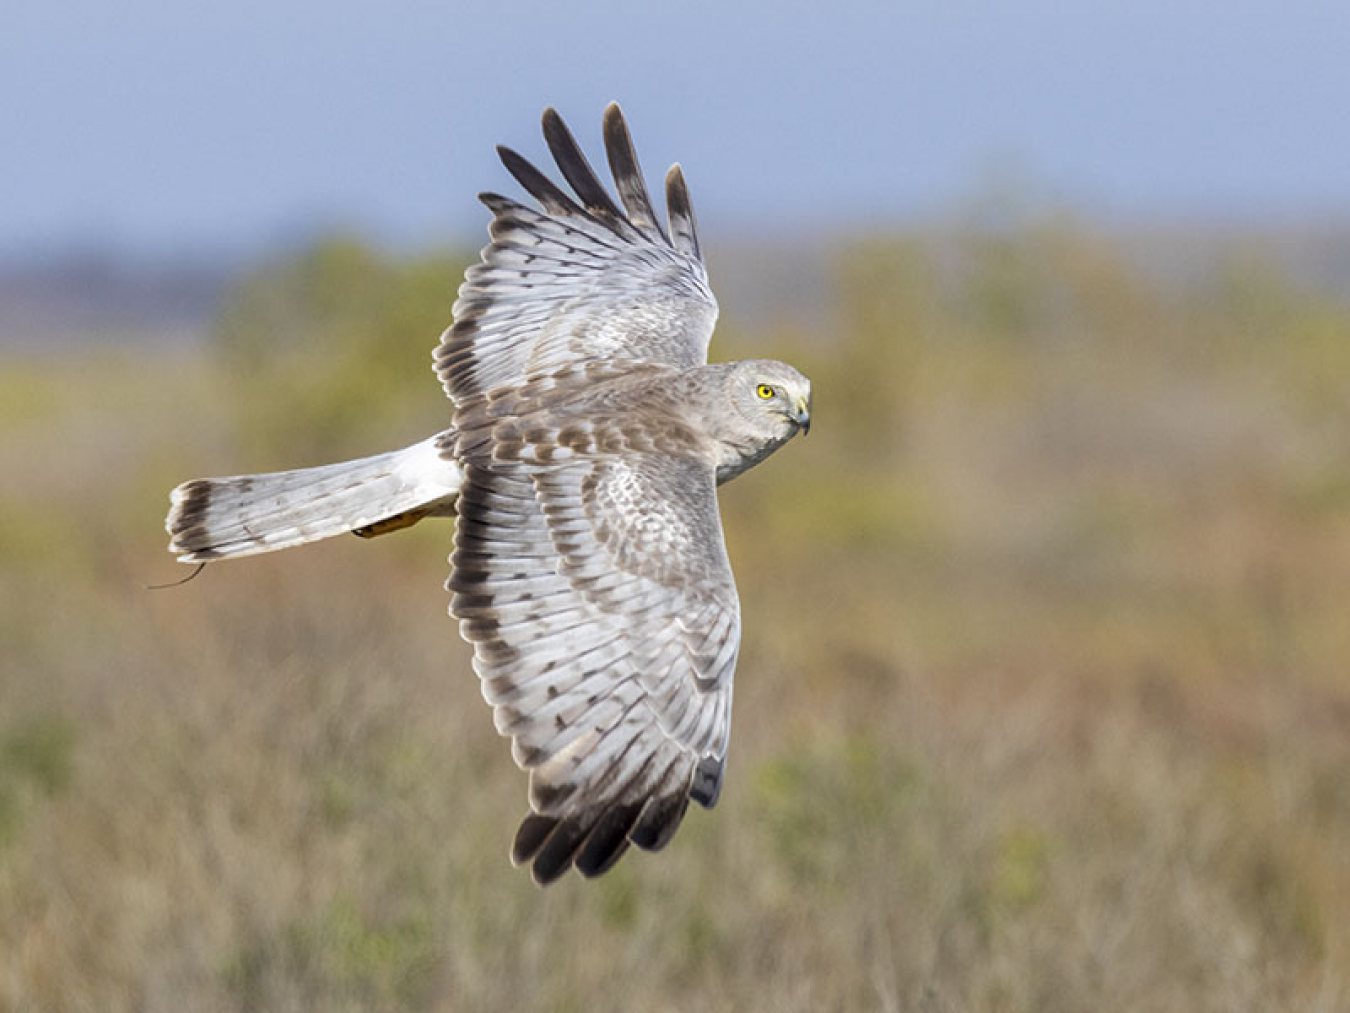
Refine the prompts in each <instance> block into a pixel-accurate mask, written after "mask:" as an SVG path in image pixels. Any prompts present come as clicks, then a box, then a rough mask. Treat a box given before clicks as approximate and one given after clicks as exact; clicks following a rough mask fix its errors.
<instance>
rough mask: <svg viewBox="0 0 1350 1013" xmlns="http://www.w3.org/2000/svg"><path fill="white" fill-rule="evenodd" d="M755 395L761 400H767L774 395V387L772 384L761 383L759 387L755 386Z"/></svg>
mask: <svg viewBox="0 0 1350 1013" xmlns="http://www.w3.org/2000/svg"><path fill="white" fill-rule="evenodd" d="M755 395H756V396H757V397H758V398H759V399H760V400H761V401H767V400H769V398H771V397H773V395H774V390H773V387H772V386H771V385H770V384H767V383H761V384H760V385H759V386H758V387H756V388H755Z"/></svg>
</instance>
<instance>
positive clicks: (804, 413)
mask: <svg viewBox="0 0 1350 1013" xmlns="http://www.w3.org/2000/svg"><path fill="white" fill-rule="evenodd" d="M735 387H736V391H735V395H736V399H737V401H738V402H739V405H738V407H740V408H741V410H742V414H743V415H744V416H745V417H746V418H748V419H749V420H750V421H751V423H752V424H753V425H754V427H755V429H756V430H757V431H758V432H759V433H760V434H761V435H763V436H764V437H765V438H767V439H771V440H773V441H775V442H782V441H784V440H787V439H789V438H790V437H792V436H794V435H796V434H797V433H798V432H800V433H803V434H805V433H808V432H810V430H811V381H810V380H808V379H807V378H806V377H804V376H802V374H801V373H799V372H797V370H795V369H793V368H792V367H791V366H789V365H787V364H786V363H783V362H775V361H773V360H771V359H755V360H751V361H749V362H744V363H741V368H740V369H739V370H738V371H737V376H736V383H735Z"/></svg>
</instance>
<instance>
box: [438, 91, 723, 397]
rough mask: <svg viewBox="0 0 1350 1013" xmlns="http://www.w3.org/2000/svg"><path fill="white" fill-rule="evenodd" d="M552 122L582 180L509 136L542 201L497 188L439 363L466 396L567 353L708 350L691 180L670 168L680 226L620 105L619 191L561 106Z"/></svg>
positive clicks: (565, 164)
mask: <svg viewBox="0 0 1350 1013" xmlns="http://www.w3.org/2000/svg"><path fill="white" fill-rule="evenodd" d="M543 124H544V136H545V139H546V140H547V142H548V146H549V149H550V151H551V152H552V154H553V157H554V160H555V161H556V162H557V163H558V167H559V169H560V170H561V172H562V174H563V177H564V179H565V180H566V181H567V183H568V184H569V185H570V186H571V187H572V190H573V191H574V195H573V194H568V193H567V192H565V191H564V190H563V189H562V188H561V187H559V186H558V185H556V184H555V183H554V182H553V181H551V180H550V179H548V177H546V176H545V175H544V174H543V173H541V172H540V171H539V170H538V169H536V168H535V167H534V166H533V165H531V164H530V163H529V162H528V161H526V160H525V159H524V158H522V157H521V156H520V155H518V154H516V153H515V152H514V151H512V150H510V149H509V148H499V149H498V152H499V154H500V155H501V158H502V161H503V163H504V164H505V165H506V168H507V169H508V170H509V171H510V172H511V174H512V175H513V176H514V177H515V178H516V179H517V180H518V181H519V182H520V184H521V185H522V186H523V187H524V188H525V189H526V190H528V191H529V192H530V193H531V194H532V195H533V196H534V197H535V199H536V200H538V202H539V205H540V208H539V209H538V210H536V209H534V208H530V207H527V206H525V205H523V204H520V203H517V202H516V201H513V200H511V199H509V198H507V197H502V196H499V195H497V194H483V195H482V196H481V197H480V199H481V200H482V201H483V203H484V204H486V205H487V206H488V208H489V209H490V210H491V211H492V214H493V218H492V222H491V224H490V226H489V232H490V234H491V236H492V241H491V243H489V244H488V245H487V246H486V247H484V249H483V251H482V261H481V263H478V264H475V265H473V266H472V267H470V268H469V270H468V271H467V272H466V274H465V278H464V283H463V284H462V285H461V286H460V290H459V298H458V299H457V300H456V302H455V305H454V309H453V314H454V323H453V324H452V325H451V326H450V328H449V329H448V330H447V331H446V332H445V334H444V335H442V337H441V343H440V345H439V347H438V348H437V349H436V355H435V365H436V374H437V376H439V377H440V380H441V383H442V385H443V386H444V387H445V391H446V393H447V394H448V395H449V396H450V398H451V399H452V400H453V401H455V403H456V404H461V403H463V402H464V401H466V400H467V399H469V398H471V397H472V396H473V395H475V394H479V393H484V392H486V391H489V390H491V389H493V388H494V387H498V386H501V385H504V384H517V383H520V382H522V381H524V380H526V379H529V378H530V377H534V376H539V375H543V374H546V373H549V372H552V371H554V370H556V369H559V368H561V367H565V366H569V365H573V364H578V363H583V362H589V361H603V360H611V361H612V360H615V359H629V360H634V361H638V362H650V363H661V364H665V365H671V366H676V367H687V366H695V365H699V364H701V363H703V362H705V361H706V359H707V350H708V341H709V339H710V338H711V336H712V331H713V325H714V323H715V322H716V319H717V301H716V299H715V298H714V297H713V294H712V290H711V289H710V288H709V286H708V277H707V272H706V271H705V269H704V264H703V259H702V256H701V254H700V251H699V245H698V235H697V231H696V228H695V225H694V216H693V210H692V208H691V207H690V203H689V193H688V189H687V188H686V186H685V183H684V177H683V175H682V174H681V172H680V169H679V167H678V166H675V167H673V168H672V169H671V171H670V173H669V174H668V175H667V177H666V205H667V214H668V218H669V227H668V229H667V230H663V229H662V228H661V225H660V223H659V222H658V221H657V217H656V213H655V211H654V210H653V208H652V204H651V200H650V198H649V197H648V195H647V189H646V185H645V183H644V182H643V179H642V173H641V169H640V168H639V166H638V162H637V156H636V154H635V152H634V150H633V143H632V140H631V138H630V136H629V133H628V128H627V126H626V125H625V124H624V120H623V114H622V113H621V112H620V110H619V107H618V105H616V104H611V105H610V106H609V108H608V109H606V110H605V147H606V152H607V155H608V161H609V165H610V169H611V171H612V172H613V175H614V179H615V184H616V188H617V190H618V194H619V198H620V201H621V202H622V207H620V206H619V205H618V204H616V203H615V202H614V200H613V198H612V197H611V196H610V195H609V193H608V192H607V191H606V190H605V188H604V186H603V185H602V184H601V183H600V181H599V179H598V178H597V177H596V175H595V172H594V171H593V170H592V169H591V167H590V165H589V163H588V162H587V161H586V157H585V156H584V155H583V154H582V152H581V149H580V148H579V147H578V146H577V143H576V141H575V139H574V138H573V137H572V135H571V133H570V132H569V131H568V129H567V126H566V125H565V124H564V123H563V121H562V118H561V117H560V116H559V115H558V114H557V113H556V112H555V111H554V110H552V109H549V110H546V111H545V113H544V120H543Z"/></svg>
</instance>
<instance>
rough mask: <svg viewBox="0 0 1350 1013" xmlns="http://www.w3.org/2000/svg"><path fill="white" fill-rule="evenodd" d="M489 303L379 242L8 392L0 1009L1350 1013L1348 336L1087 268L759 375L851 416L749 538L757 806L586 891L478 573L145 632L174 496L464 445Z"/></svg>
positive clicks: (870, 253)
mask: <svg viewBox="0 0 1350 1013" xmlns="http://www.w3.org/2000/svg"><path fill="white" fill-rule="evenodd" d="M462 264H463V258H456V257H448V256H445V257H433V258H426V259H424V260H419V261H416V262H410V263H405V262H397V261H394V260H392V259H389V258H384V257H381V256H379V255H377V254H375V253H372V252H371V251H369V250H368V249H366V248H364V247H362V246H361V245H360V244H359V243H356V242H353V241H350V240H341V241H335V242H331V243H326V244H323V245H321V246H319V247H316V248H315V249H314V250H311V251H308V252H307V253H305V254H302V255H301V256H299V257H296V258H295V259H293V260H291V261H288V262H286V263H281V264H275V265H269V266H268V267H266V268H264V269H260V270H259V271H258V272H257V273H256V275H254V276H253V277H252V278H250V279H249V280H247V281H246V282H245V283H244V284H243V285H242V286H241V288H240V289H239V290H238V292H236V294H235V296H234V297H233V298H232V299H231V300H230V303H229V305H228V306H227V308H226V310H225V312H224V313H223V315H222V319H221V320H220V323H219V326H218V329H217V340H216V341H215V343H214V344H213V346H212V347H211V348H210V349H209V350H207V351H206V352H201V353H197V352H192V353H175V354H174V355H173V356H169V355H167V354H166V353H165V351H164V350H163V349H162V348H157V349H153V350H152V349H145V350H142V349H137V348H128V349H125V350H123V351H121V352H120V353H118V354H104V355H100V356H96V357H91V356H89V355H87V354H83V353H82V354H81V355H79V356H71V357H70V358H69V359H68V360H58V359H53V358H45V359H37V358H35V359H32V360H28V361H20V362H15V363H13V364H10V363H6V367H5V369H4V370H3V376H4V380H3V387H4V390H9V389H10V388H13V389H14V391H15V392H17V394H18V395H21V396H19V397H17V399H10V400H6V399H4V398H0V400H3V401H5V408H4V409H0V467H3V468H4V469H5V473H6V475H7V476H9V477H10V478H11V479H12V483H11V484H10V485H9V486H7V487H6V490H5V491H4V493H3V494H0V554H2V556H3V564H4V565H3V569H2V570H0V572H2V573H3V579H2V580H0V642H2V643H3V644H4V656H5V663H4V665H3V666H0V1008H17V1009H43V1010H54V1011H61V1010H80V1009H100V1010H119V1009H137V1010H171V1009H172V1010H176V1009H183V1008H191V1009H276V1010H301V1009H325V1010H372V1009H373V1010H395V1009H548V1010H554V1009H577V1010H582V1009H588V1010H589V1009H615V1010H619V1009H624V1010H628V1009H671V1008H680V1009H709V1010H742V1009H775V1010H784V1009H786V1010H793V1009H799V1010H817V1009H922V1010H968V1009H969V1010H1037V1011H1040V1010H1060V1009H1064V1010H1080V1009H1092V1010H1133V1009H1175V1010H1234V1009H1276V1008H1278V1009H1289V1010H1321V1009H1340V1008H1347V1007H1350V974H1347V972H1346V970H1345V969H1346V968H1347V967H1350V920H1347V918H1346V917H1345V912H1346V911H1347V910H1350V864H1348V863H1347V856H1350V777H1347V771H1350V678H1348V677H1347V672H1346V659H1347V658H1350V623H1347V622H1346V618H1345V617H1346V600H1347V595H1348V594H1350V396H1347V395H1348V394H1350V389H1348V388H1347V383H1350V307H1347V305H1346V304H1345V303H1344V302H1343V301H1338V300H1336V299H1333V298H1330V297H1328V296H1327V295H1325V294H1324V293H1320V292H1317V291H1312V290H1309V289H1306V288H1304V287H1302V286H1300V285H1299V284H1298V283H1297V282H1296V281H1295V279H1294V278H1293V277H1292V276H1291V275H1290V274H1289V273H1288V272H1286V271H1285V270H1284V269H1283V268H1282V267H1281V266H1280V264H1279V261H1278V260H1277V259H1276V258H1275V257H1273V256H1272V255H1270V254H1269V252H1268V251H1266V250H1265V249H1263V248H1262V246H1261V244H1260V243H1259V242H1255V241H1251V240H1245V241H1243V242H1242V243H1234V244H1233V245H1232V246H1231V247H1229V248H1227V249H1224V250H1221V251H1219V252H1218V253H1217V254H1215V255H1214V256H1213V257H1210V258H1207V259H1205V260H1203V262H1195V263H1190V264H1187V265H1186V270H1185V271H1178V272H1175V273H1173V272H1168V271H1164V270H1161V269H1160V268H1159V266H1158V265H1150V264H1145V263H1141V261H1140V258H1139V257H1138V256H1137V254H1136V251H1134V250H1133V249H1132V248H1131V247H1130V246H1129V244H1127V243H1125V242H1123V241H1121V240H1120V239H1118V238H1116V237H1112V236H1109V235H1103V234H1100V233H1097V232H1094V231H1093V230H1091V229H1088V228H1085V227H1083V226H1082V225H1080V224H1076V223H1074V222H1072V221H1067V220H1063V219H1059V218H1047V219H1034V220H1029V221H1023V222H1013V223H1012V224H1007V223H1003V224H1000V225H999V227H998V228H993V229H977V228H973V227H968V226H965V225H961V226H959V227H953V228H951V229H947V230H941V231H934V232H932V233H923V234H913V235H905V236H897V237H885V236H881V237H875V238H872V239H868V240H866V241H862V242H858V243H856V244H853V245H850V246H847V247H845V248H842V249H840V250H838V251H837V253H836V254H835V255H834V257H833V261H832V265H831V272H832V273H831V290H832V292H833V293H834V300H835V301H834V304H833V305H831V306H829V307H827V308H826V310H827V312H826V313H825V314H824V316H825V317H826V318H827V319H829V320H830V321H832V325H831V326H830V327H829V328H828V329H827V331H826V333H822V334H818V335H809V336H807V335H802V334H799V333H795V332H789V331H787V330H786V329H781V328H772V327H765V328H763V329H760V330H756V329H754V328H750V327H745V326H743V327H742V328H741V329H740V330H730V331H729V332H728V333H726V334H725V335H722V336H720V337H719V339H718V343H717V344H716V346H715V348H714V352H715V354H716V355H718V356H719V357H728V358H730V357H735V356H739V355H743V354H772V355H776V356H779V357H781V358H784V359H787V360H789V361H792V362H794V363H797V364H799V365H800V366H801V367H802V368H803V369H804V371H805V372H807V373H808V374H809V375H811V376H812V377H813V379H814V381H815V383H816V424H815V428H814V429H813V430H812V434H811V437H810V438H809V439H808V440H805V441H798V442H795V443H794V444H793V445H792V446H790V447H788V448H787V449H786V450H785V451H783V452H782V453H781V454H780V455H778V456H777V457H775V458H774V459H773V460H772V461H770V462H769V463H768V464H767V465H766V466H765V467H763V468H761V469H758V470H757V471H755V472H754V473H753V474H751V475H749V476H746V477H745V478H743V479H741V480H739V481H737V482H736V483H733V484H732V485H730V486H728V487H727V488H726V489H725V490H724V491H723V496H722V500H723V508H724V514H725V517H726V527H727V538H728V543H729V546H730V549H731V552H732V556H733V561H734V563H735V565H736V569H737V576H738V583H739V586H740V590H741V595H742V598H743V604H744V623H745V642H744V645H743V649H742V653H741V664H740V670H739V673H738V682H737V703H736V706H737V711H736V728H735V735H734V737H733V743H734V744H733V748H732V753H731V765H730V771H729V780H728V783H727V786H726V790H725V793H724V796H723V801H722V804H721V805H720V806H719V807H718V809H717V810H715V811H714V812H713V813H711V814H708V813H703V812H701V811H698V812H691V814H690V816H689V817H688V819H687V821H686V825H685V826H684V828H683V829H682V830H681V831H680V833H679V835H678V836H677V837H676V839H675V841H674V842H673V843H672V845H671V846H670V848H669V849H668V850H667V851H666V852H665V853H664V854H662V855H660V856H647V855H640V854H639V855H634V856H632V857H629V858H626V859H625V860H624V861H623V862H622V863H621V864H620V865H619V866H618V867H617V868H616V869H615V870H614V872H613V873H612V874H611V875H610V876H608V877H606V878H605V879H603V880H601V881H599V882H596V883H584V882H582V881H580V880H578V879H575V878H573V879H569V880H567V881H565V882H563V883H560V884H559V885H557V886H556V887H554V888H552V889H550V890H549V891H546V892H540V891H538V890H536V889H535V888H534V887H533V886H532V885H531V884H530V882H529V880H528V877H527V876H525V875H524V874H522V873H521V872H519V871H517V870H513V869H511V868H510V866H509V863H508V862H507V859H506V852H507V846H508V843H509V841H510V837H511V834H512V832H513V831H514V828H515V821H516V819H517V818H518V817H519V815H520V814H521V812H522V811H523V807H524V805H525V786H524V779H523V778H522V777H521V776H520V775H519V774H518V772H517V771H516V770H515V769H514V767H513V766H512V764H511V762H510V759H509V753H508V750H507V748H506V746H505V744H504V743H503V742H502V741H501V740H500V739H498V738H497V736H496V735H495V733H494V731H493V729H492V724H491V721H490V718H489V714H488V711H487V708H486V707H485V706H484V705H483V703H482V700H481V698H480V696H479V692H478V688H477V685H476V683H475V680H474V678H473V676H472V673H471V671H470V668H469V664H468V651H467V649H466V648H465V647H464V645H463V644H462V643H461V642H460V641H459V638H458V636H457V635H456V632H455V629H454V626H453V624H451V623H450V622H448V621H447V619H446V617H445V605H446V601H445V596H444V594H443V593H442V592H440V591H439V587H440V584H441V581H442V580H443V579H444V576H445V573H444V569H445V562H444V558H445V554H446V551H447V549H448V540H449V532H450V526H449V524H448V523H447V522H427V523H424V524H422V525H419V526H418V527H417V528H415V529H413V530H412V531H410V532H408V533H406V534H400V535H398V536H391V537H390V538H382V539H378V540H376V541H374V542H369V543H367V542H362V541H359V540H357V539H345V540H338V541H336V542H333V543H331V544H325V545H321V546H314V547H310V548H306V549H302V550H299V551H297V552H296V553H294V554H289V555H286V556H283V557H280V558H259V559H256V560H248V561H242V562H238V563H233V564H221V565H218V566H212V567H208V568H207V570H206V571H205V572H204V573H203V574H202V575H201V577H200V578H198V579H197V580H196V581H194V582H193V583H191V584H188V585H186V586H184V587H181V588H177V589H174V590H168V591H155V592H147V591H144V590H142V585H143V584H146V583H154V582H158V581H163V580H167V579H171V578H173V577H175V576H180V575H181V574H180V573H179V572H178V570H177V568H175V567H174V566H172V564H171V563H170V562H169V560H168V557H167V556H166V555H165V554H164V552H163V536H162V534H161V532H160V530H159V524H160V520H161V518H162V516H163V512H164V509H165V505H166V501H165V493H166V492H167V489H168V488H169V487H170V486H171V485H172V484H174V483H175V482H177V481H179V480H181V479H183V478H186V477H189V476H191V475H193V474H200V473H227V472H237V471H241V470H253V469H256V468H260V467H266V466H272V465H287V464H299V463H318V462H319V461H322V460H326V459H329V458H331V457H333V456H334V455H337V454H347V453H366V452H373V451H377V450H381V449H385V448H386V447H388V446H393V445H396V444H398V443H399V442H400V441H411V440H413V439H416V438H419V437H421V436H422V435H425V434H426V433H427V432H430V431H432V430H433V429H434V428H436V427H438V426H440V425H443V424H444V422H445V420H446V417H447V408H446V405H445V403H444V402H443V400H442V399H441V396H440V392H439V391H438V390H437V387H436V384H435V382H434V380H433V379H432V378H431V375H430V373H429V370H428V369H427V366H428V358H429V350H430V347H431V345H432V343H433V342H434V340H435V337H436V335H437V334H438V333H439V332H440V330H441V329H442V327H443V326H444V324H445V322H446V318H447V315H448V308H449V305H450V303H451V301H452V299H453V288H454V285H455V284H456V282H457V278H458V273H459V270H460V268H461V267H462ZM730 298H731V297H730V296H729V295H727V294H725V293H724V301H728V300H729V299H730ZM11 365H12V368H11ZM244 381H247V382H244ZM0 393H3V391H0ZM11 400H12V403H10V401H11ZM20 491H22V493H23V494H22V495H20Z"/></svg>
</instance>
